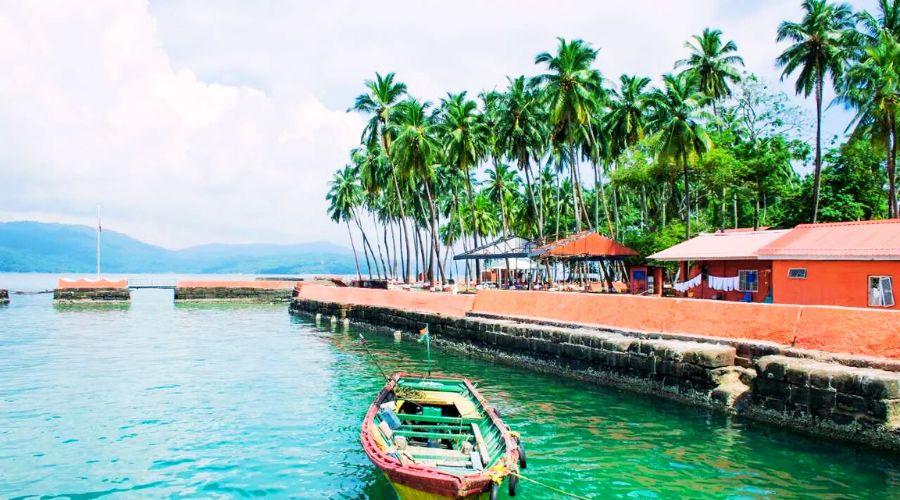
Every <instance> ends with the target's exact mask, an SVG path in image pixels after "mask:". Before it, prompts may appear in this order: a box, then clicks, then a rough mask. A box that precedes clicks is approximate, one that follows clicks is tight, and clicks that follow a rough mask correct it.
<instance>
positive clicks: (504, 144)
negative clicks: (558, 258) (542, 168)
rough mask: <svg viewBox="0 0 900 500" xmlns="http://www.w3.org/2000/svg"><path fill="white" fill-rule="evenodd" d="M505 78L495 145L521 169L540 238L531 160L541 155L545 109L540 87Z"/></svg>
mask: <svg viewBox="0 0 900 500" xmlns="http://www.w3.org/2000/svg"><path fill="white" fill-rule="evenodd" d="M508 80H509V86H508V87H507V89H506V92H504V93H503V94H502V95H501V96H500V102H499V105H498V109H497V115H498V116H497V127H496V129H495V135H496V136H497V141H498V147H499V148H500V149H501V150H502V151H503V152H504V153H505V155H506V157H507V158H509V159H510V160H511V161H515V162H516V166H517V167H518V168H519V170H522V171H523V172H524V173H525V184H526V186H527V188H528V200H529V209H530V210H531V212H532V214H534V215H533V217H534V218H535V220H536V222H537V237H538V240H539V241H543V240H544V227H543V226H544V218H543V209H542V208H538V205H537V203H536V197H535V193H534V185H533V183H532V180H531V177H532V173H531V163H532V161H533V160H534V159H538V160H539V159H540V158H541V156H543V150H544V147H545V144H546V136H547V127H546V112H545V110H544V107H543V106H542V105H541V95H540V90H539V89H538V88H536V87H535V86H534V85H532V84H530V83H529V82H528V81H527V80H526V79H525V77H524V76H520V77H518V78H516V79H508ZM541 206H543V201H541Z"/></svg>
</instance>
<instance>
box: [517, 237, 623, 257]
mask: <svg viewBox="0 0 900 500" xmlns="http://www.w3.org/2000/svg"><path fill="white" fill-rule="evenodd" d="M529 255H530V257H532V258H536V259H557V260H570V261H600V260H621V259H624V258H626V257H633V256H637V255H638V253H637V252H636V251H634V250H632V249H630V248H628V247H626V246H625V245H623V244H621V243H618V242H616V241H613V240H611V239H609V238H607V237H606V236H603V235H601V234H598V233H597V232H595V231H582V232H580V233H575V234H573V235H571V236H568V237H566V238H563V239H560V240H556V241H554V242H553V243H547V244H546V245H543V246H541V247H538V248H535V249H534V250H533V251H532V252H531V253H530V254H529Z"/></svg>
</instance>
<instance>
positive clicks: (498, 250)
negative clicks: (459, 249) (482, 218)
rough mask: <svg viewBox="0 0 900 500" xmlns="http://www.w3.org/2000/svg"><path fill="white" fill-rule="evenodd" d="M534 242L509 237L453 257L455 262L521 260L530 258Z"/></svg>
mask: <svg viewBox="0 0 900 500" xmlns="http://www.w3.org/2000/svg"><path fill="white" fill-rule="evenodd" d="M534 247H535V244H534V242H532V241H528V240H526V239H525V238H519V237H518V236H507V237H505V238H500V239H498V240H494V241H492V242H490V243H487V244H485V245H481V246H480V247H478V248H474V249H472V250H469V251H468V252H463V253H461V254H457V255H454V256H453V260H489V259H519V258H525V257H528V256H529V254H530V252H531V250H533V249H534Z"/></svg>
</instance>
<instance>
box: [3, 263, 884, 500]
mask: <svg viewBox="0 0 900 500" xmlns="http://www.w3.org/2000/svg"><path fill="white" fill-rule="evenodd" d="M0 278H2V276H0ZM0 286H2V280H0ZM12 300H13V302H12V304H11V305H9V306H6V307H0V497H3V498H16V497H39V496H45V497H72V498H93V497H97V496H102V495H107V494H110V495H113V496H115V497H167V496H174V497H198V498H200V497H202V498H207V497H235V496H257V495H271V496H278V497H299V498H366V497H368V498H393V493H392V492H391V490H390V487H389V485H388V484H387V482H386V481H385V480H384V479H383V477H382V476H381V475H380V473H378V471H377V470H375V469H374V467H372V466H371V464H370V463H369V462H368V460H367V459H366V457H365V455H364V454H363V453H362V451H361V449H360V446H359V444H358V433H359V425H360V420H361V418H362V416H363V414H364V413H365V411H366V408H367V406H368V404H369V402H370V400H371V398H372V397H373V396H374V394H375V392H376V391H377V390H378V389H379V388H380V386H381V385H382V384H383V381H382V380H381V377H380V375H379V372H378V370H377V368H376V367H375V366H374V365H373V364H372V363H371V361H370V360H369V359H368V358H367V356H366V355H365V351H364V350H363V349H362V347H361V345H360V344H359V342H358V340H357V334H358V333H359V332H360V331H363V332H364V333H365V330H363V329H359V328H357V327H355V326H351V328H350V331H344V330H343V329H341V328H339V327H338V328H336V329H332V327H331V326H330V325H329V324H327V323H325V324H323V325H322V326H321V327H317V326H316V325H315V324H313V323H312V322H310V321H306V320H300V319H296V318H292V317H290V316H289V315H288V313H287V307H286V306H285V305H278V306H254V305H175V304H174V303H173V301H172V292H171V291H165V290H163V291H160V290H147V291H138V292H134V294H133V300H132V303H131V304H130V305H129V306H125V307H82V306H68V307H58V306H54V305H53V304H52V301H51V299H50V297H49V296H47V295H30V296H20V295H16V296H13V297H12ZM367 337H368V338H369V343H370V346H371V347H372V348H373V349H374V350H375V351H376V352H377V353H378V354H379V355H380V356H381V357H382V358H383V365H384V366H385V368H386V369H388V370H390V371H394V370H406V371H419V370H423V369H424V359H425V353H424V346H423V345H422V344H417V343H415V342H411V341H406V340H404V341H395V340H394V339H393V338H392V337H385V336H378V335H375V334H372V333H368V334H367ZM435 359H436V369H437V371H438V372H442V373H448V374H454V375H465V376H468V377H470V378H471V379H473V380H474V381H476V382H477V383H478V385H479V388H480V390H481V391H482V393H483V394H484V395H485V396H486V397H487V398H488V399H489V400H490V401H491V402H492V403H493V404H494V405H495V406H496V407H498V408H499V409H500V410H501V412H502V414H503V416H504V419H505V420H506V421H507V423H509V424H510V425H511V426H512V427H513V428H514V429H515V430H518V431H520V432H521V433H522V434H523V436H524V441H525V443H526V446H527V448H528V452H529V467H528V469H527V470H526V471H525V473H526V474H527V475H528V476H530V477H534V478H536V479H539V480H541V481H544V482H547V483H550V484H553V485H554V486H556V487H559V488H563V489H567V490H570V491H572V492H574V493H577V494H579V495H583V496H588V497H594V498H632V497H640V498H677V497H694V498H734V499H737V498H776V497H778V498H900V458H898V457H897V456H896V455H889V454H885V453H878V452H874V451H872V450H869V449H867V448H862V447H853V446H847V445H841V444H835V443H833V442H827V441H824V440H821V439H817V438H809V437H805V436H801V435H798V434H795V433H792V432H789V431H783V430H778V429H774V428H772V427H769V426H766V425H763V424H758V423H753V422H748V421H746V420H743V419H738V418H732V417H728V416H725V415H721V414H718V413H714V412H709V411H706V410H701V409H696V408H692V407H689V406H685V405H680V404H676V403H671V402H667V401H661V400H658V399H655V398H651V397H645V396H640V395H635V394H631V393H628V392H623V391H619V390H616V389H610V388H603V387H593V386H586V385H584V384H582V383H577V382H571V381H567V380H562V379H559V378H557V377H552V376H544V375H538V374H534V373H531V372H528V371H525V370H520V369H516V368H509V367H503V366H496V365H492V364H489V363H486V362H484V361H481V360H477V359H472V358H467V357H464V356H460V355H457V354H451V353H446V352H441V351H437V352H436V353H435ZM521 487H522V488H523V489H522V491H521V494H520V495H519V496H518V497H520V498H554V496H553V495H552V494H549V493H548V492H546V491H544V490H541V489H540V488H539V487H537V486H534V485H531V484H527V483H523V484H522V486H521Z"/></svg>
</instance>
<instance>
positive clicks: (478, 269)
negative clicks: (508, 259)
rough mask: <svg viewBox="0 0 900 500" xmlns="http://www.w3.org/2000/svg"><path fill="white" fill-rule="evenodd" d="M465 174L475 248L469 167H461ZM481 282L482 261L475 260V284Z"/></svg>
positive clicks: (473, 203) (475, 236) (476, 240)
mask: <svg viewBox="0 0 900 500" xmlns="http://www.w3.org/2000/svg"><path fill="white" fill-rule="evenodd" d="M460 170H461V171H462V173H463V175H465V176H466V194H467V195H468V197H469V209H470V210H471V211H472V243H474V245H475V246H474V247H473V248H478V231H477V230H476V228H475V195H473V194H472V178H471V177H469V170H468V168H465V167H463V168H461V169H460ZM479 283H481V261H480V260H478V259H476V260H475V285H478V284H479Z"/></svg>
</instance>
